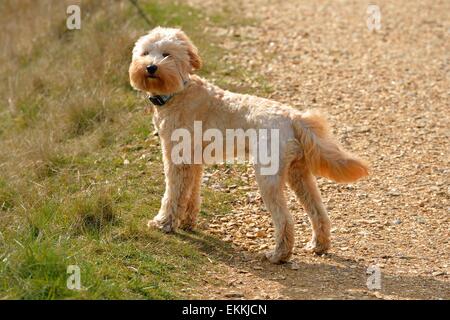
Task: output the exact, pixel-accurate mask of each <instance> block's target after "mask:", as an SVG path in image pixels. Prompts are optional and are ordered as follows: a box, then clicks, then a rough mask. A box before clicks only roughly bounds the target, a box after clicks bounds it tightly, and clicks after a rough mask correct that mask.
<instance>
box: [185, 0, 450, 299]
mask: <svg viewBox="0 0 450 320" xmlns="http://www.w3.org/2000/svg"><path fill="white" fill-rule="evenodd" d="M190 3H191V4H193V5H194V6H197V7H201V8H204V10H221V9H222V8H221V7H220V6H219V5H217V4H214V6H212V5H211V3H209V2H208V1H204V0H202V1H200V0H191V1H190ZM213 3H215V2H213ZM368 4H369V2H367V1H320V2H313V1H270V2H269V1H261V0H251V1H244V2H243V3H240V4H236V3H231V2H230V3H229V2H224V3H223V4H222V6H223V7H226V8H227V9H228V10H230V11H231V12H239V13H241V14H242V15H244V16H245V17H246V18H250V19H255V20H256V21H257V22H256V23H254V24H253V25H254V26H230V28H227V29H214V30H211V29H208V30H207V31H206V32H215V33H216V34H219V35H222V39H223V43H222V45H223V46H224V47H225V48H227V50H228V52H229V54H227V55H226V56H225V57H223V63H225V64H226V65H227V66H229V67H230V70H231V72H232V70H233V65H234V64H239V65H245V66H247V67H248V68H249V69H250V70H251V73H253V74H258V75H260V76H261V77H263V78H264V79H265V81H266V82H268V83H269V84H270V86H271V87H272V88H273V89H274V91H273V92H272V93H271V94H270V95H269V96H270V98H273V99H276V100H278V101H282V102H286V103H289V104H291V105H293V106H295V107H297V108H299V109H307V108H318V109H320V110H322V111H324V112H325V113H327V114H328V117H329V120H330V122H331V124H332V126H333V130H334V132H335V134H336V135H337V136H338V138H339V140H340V141H341V142H342V143H343V144H344V145H345V146H346V148H347V149H349V150H352V151H354V152H355V153H356V154H358V155H360V156H361V157H363V158H366V159H368V160H369V161H370V163H371V176H370V177H369V178H368V179H365V180H364V181H361V182H358V183H356V184H354V185H338V184H335V183H331V182H329V181H327V180H325V179H319V184H320V189H321V191H322V195H323V198H324V201H325V203H326V206H327V208H328V210H329V214H330V217H331V220H332V225H333V229H332V241H333V242H332V245H333V247H332V249H331V251H330V253H329V254H327V255H324V256H314V255H311V254H309V253H306V252H304V251H303V250H302V247H303V246H304V245H305V244H306V243H307V242H308V240H309V238H310V236H311V230H310V226H309V222H308V220H307V217H306V214H305V213H304V212H303V209H302V208H301V206H299V205H298V203H297V202H296V201H295V199H294V197H293V195H292V194H290V203H289V206H290V209H291V212H292V213H293V215H294V217H295V220H296V246H295V249H294V250H295V251H294V255H293V258H292V261H293V263H290V264H287V265H283V266H273V265H270V264H269V263H267V262H263V261H260V260H259V254H260V253H261V252H262V251H264V250H267V248H269V247H270V246H272V245H273V239H272V234H273V228H272V225H271V220H270V217H269V214H268V213H267V212H266V211H264V209H263V208H264V206H263V204H262V202H261V199H260V198H259V196H258V193H257V189H256V186H255V184H254V182H252V183H251V185H250V187H249V190H246V193H247V194H248V195H247V196H241V197H237V198H236V202H235V203H234V204H233V206H234V213H233V214H229V215H226V216H222V217H216V218H214V219H213V221H212V222H211V221H210V223H209V226H207V227H205V231H206V232H209V233H211V234H213V235H214V236H215V237H218V238H220V239H222V240H224V241H227V242H231V243H232V244H233V248H234V252H233V253H232V254H231V253H230V254H229V255H227V254H225V253H224V254H223V255H221V257H222V258H223V259H222V260H221V262H220V263H219V266H217V270H218V271H211V275H210V276H211V279H217V280H219V282H220V283H221V284H223V285H221V286H219V287H218V286H217V284H214V285H212V284H211V285H208V283H206V284H205V286H204V287H202V288H198V289H196V290H195V293H194V294H193V297H201V298H211V299H212V298H230V297H235V298H240V297H243V298H271V299H272V298H273V299H277V298H282V299H305V298H314V299H315V298H325V299H327V298H332V299H337V298H344V299H345V298H362V299H364V298H383V299H391V298H394V299H396V298H406V299H417V298H426V299H439V298H440V299H450V284H449V282H450V269H449V263H450V259H449V256H450V250H449V249H450V248H449V238H450V237H449V235H450V234H449V231H450V219H449V217H450V215H449V213H450V202H449V194H450V187H449V185H450V184H449V173H450V166H449V159H450V157H449V145H448V140H449V132H450V130H449V123H450V115H449V111H450V104H449V95H450V90H449V88H450V82H449V79H450V77H449V76H450V72H449V71H450V55H449V52H450V37H449V36H450V2H449V1H445V0H444V1H433V2H431V1H430V2H429V3H428V4H427V3H425V2H422V1H404V0H401V1H395V2H389V1H377V2H376V4H377V5H378V6H379V8H380V10H381V30H379V31H378V32H370V31H369V30H368V28H367V25H366V17H367V13H366V10H367V6H368ZM212 7H213V8H214V9H211V8H212ZM256 26H257V27H256ZM236 85H247V86H254V85H255V84H254V83H252V80H251V79H242V78H237V79H236ZM210 174H211V175H210V177H209V178H207V181H206V186H205V187H206V188H214V186H216V185H217V183H220V181H221V175H223V174H224V173H220V172H211V171H210ZM251 176H252V172H251V170H250V169H249V170H248V177H249V178H251ZM250 180H251V181H252V179H250ZM219 255H220V254H219ZM371 265H378V266H379V267H380V269H381V274H382V285H381V290H369V289H368V288H367V286H366V281H367V277H368V275H367V274H366V270H367V268H368V267H369V266H371ZM214 270H215V269H214Z"/></svg>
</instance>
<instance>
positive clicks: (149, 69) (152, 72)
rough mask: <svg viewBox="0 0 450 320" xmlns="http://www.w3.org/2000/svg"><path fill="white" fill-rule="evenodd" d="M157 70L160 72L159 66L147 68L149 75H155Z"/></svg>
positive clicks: (152, 65) (153, 65)
mask: <svg viewBox="0 0 450 320" xmlns="http://www.w3.org/2000/svg"><path fill="white" fill-rule="evenodd" d="M156 70H158V66H157V65H155V64H151V65H149V66H147V72H148V73H149V74H154V73H155V72H156Z"/></svg>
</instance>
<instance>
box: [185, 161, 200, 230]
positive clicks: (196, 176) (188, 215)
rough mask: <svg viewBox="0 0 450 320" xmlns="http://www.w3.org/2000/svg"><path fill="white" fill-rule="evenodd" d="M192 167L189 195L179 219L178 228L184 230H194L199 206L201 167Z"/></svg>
mask: <svg viewBox="0 0 450 320" xmlns="http://www.w3.org/2000/svg"><path fill="white" fill-rule="evenodd" d="M192 167H193V168H192V181H191V183H192V187H191V194H190V197H189V200H188V203H187V207H186V211H185V213H184V214H182V216H181V218H180V228H181V229H184V230H192V229H194V227H195V224H196V222H197V215H198V212H199V211H200V204H201V198H200V187H201V184H202V175H203V165H200V164H199V165H193V166H192Z"/></svg>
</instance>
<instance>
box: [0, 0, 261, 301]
mask: <svg viewBox="0 0 450 320" xmlns="http://www.w3.org/2000/svg"><path fill="white" fill-rule="evenodd" d="M139 3H140V4H141V6H142V8H143V9H144V11H145V12H146V14H147V15H148V16H149V18H150V19H151V21H152V23H153V24H154V26H156V25H165V26H179V27H182V28H183V29H184V30H185V31H186V33H187V34H188V35H189V36H190V37H191V38H192V40H193V42H194V43H196V44H197V45H198V47H199V49H200V53H201V55H202V56H203V59H204V61H205V66H204V68H203V70H201V75H204V76H209V75H212V74H214V77H215V78H216V79H218V84H219V85H221V86H223V87H225V88H229V89H235V88H233V87H232V86H231V85H230V80H231V79H232V78H236V77H237V78H239V77H240V76H244V75H245V76H248V72H247V71H245V68H244V66H236V70H237V71H236V73H234V74H233V75H232V76H230V75H229V74H227V70H226V69H225V67H226V66H224V65H223V64H222V63H220V62H219V61H220V58H221V56H222V55H223V54H224V52H223V51H222V49H220V46H219V45H218V41H219V39H217V38H215V36H214V35H206V34H205V33H204V32H203V27H204V26H205V25H215V26H226V25H227V24H238V23H251V21H244V20H242V19H239V18H236V17H235V16H233V15H232V14H231V13H224V14H221V15H213V16H206V15H205V14H204V13H203V12H201V11H200V10H196V9H194V8H191V7H190V6H187V5H184V4H174V3H172V2H171V1H156V2H155V1H139ZM0 6H1V9H2V15H3V18H4V19H2V22H0V27H2V30H5V32H3V33H2V34H1V35H0V40H1V42H2V43H4V44H5V45H4V50H3V51H2V53H1V55H0V62H1V63H0V71H1V72H0V77H1V80H2V81H0V93H1V96H2V97H5V99H2V101H0V299H175V298H180V297H183V295H184V293H183V292H182V291H181V289H182V288H184V287H186V286H189V287H195V286H197V285H199V284H200V283H201V278H202V272H204V271H205V270H206V268H210V267H211V265H209V266H208V267H206V266H205V265H207V264H208V263H209V262H208V260H207V258H206V257H205V256H204V252H205V251H206V252H207V253H208V252H212V251H214V250H216V249H214V248H217V246H219V247H220V246H226V245H225V244H221V243H217V242H216V241H215V240H214V239H211V238H209V237H207V236H206V235H203V234H202V233H201V232H199V233H194V234H186V233H183V232H180V233H179V234H178V235H175V236H174V235H165V234H163V233H161V232H159V231H156V230H148V229H147V228H146V226H145V224H146V221H147V220H148V219H149V218H151V217H153V216H154V215H155V214H156V213H157V211H158V209H159V205H160V199H161V197H162V194H163V191H164V190H163V186H164V176H163V168H162V163H161V154H160V146H159V142H158V139H157V138H155V137H153V136H152V134H151V132H152V131H153V130H152V128H151V115H150V114H147V113H146V111H145V110H146V108H145V105H146V101H145V99H144V98H143V97H142V96H141V95H140V94H137V93H136V92H135V91H134V90H132V88H131V87H130V85H129V82H128V72H127V70H128V64H129V62H130V53H131V49H132V46H133V43H134V41H135V40H136V38H137V37H138V36H140V35H141V34H142V33H143V32H144V30H148V29H150V28H151V27H152V26H148V25H146V23H145V21H144V20H143V19H141V18H140V17H139V15H138V14H137V12H136V9H135V8H134V7H133V6H131V5H130V4H129V2H127V1H124V2H114V3H112V2H110V1H106V0H105V1H83V2H82V12H83V20H82V29H81V30H79V31H68V30H66V29H65V16H64V15H61V14H60V13H61V12H65V4H64V3H63V2H58V3H57V4H56V3H54V5H53V6H51V7H48V6H47V5H46V3H45V2H36V1H19V2H17V1H12V0H9V1H5V2H2V4H1V5H0ZM105 6H108V10H104V7H105ZM48 16H51V17H53V18H52V20H51V21H50V22H49V23H48V24H45V26H41V27H40V28H36V25H39V21H42V20H43V19H44V17H48ZM45 19H47V18H45ZM11 20H13V21H16V23H15V24H9V23H8V24H7V21H11ZM12 39H13V40H14V41H12ZM32 39H33V41H32ZM112 39H113V40H114V41H112ZM6 75H13V76H8V77H7V76H6ZM255 77H256V76H255ZM259 83H260V84H261V86H260V87H261V92H265V91H266V90H268V89H267V87H266V85H265V84H264V81H263V80H262V79H260V82H259ZM239 90H240V91H246V90H247V91H246V92H250V89H249V88H239ZM125 159H126V160H128V162H129V163H128V164H125ZM225 183H230V184H237V183H239V182H238V180H237V179H235V180H233V178H232V177H231V178H230V181H225ZM203 198H204V205H203V209H202V210H203V211H202V215H203V217H206V218H207V217H209V216H210V215H213V214H227V213H228V212H230V210H231V202H232V198H233V196H232V195H230V194H226V193H221V192H217V191H213V190H204V193H203ZM224 250H226V248H225V247H224ZM211 259H213V260H214V257H213V256H211ZM69 265H78V266H79V267H80V270H81V283H82V286H83V290H80V291H77V290H69V289H68V288H67V285H66V281H67V278H68V276H69V275H68V274H67V267H68V266H69Z"/></svg>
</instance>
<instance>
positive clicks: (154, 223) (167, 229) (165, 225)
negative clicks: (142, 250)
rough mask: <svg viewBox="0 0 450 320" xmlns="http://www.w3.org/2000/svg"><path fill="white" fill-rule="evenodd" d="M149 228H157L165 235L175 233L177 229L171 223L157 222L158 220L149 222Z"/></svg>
mask: <svg viewBox="0 0 450 320" xmlns="http://www.w3.org/2000/svg"><path fill="white" fill-rule="evenodd" d="M147 227H149V228H157V229H159V230H161V231H163V232H165V233H170V232H174V231H175V228H174V226H173V224H172V223H170V222H166V223H162V222H161V221H159V220H156V219H153V220H149V221H148V222H147Z"/></svg>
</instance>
